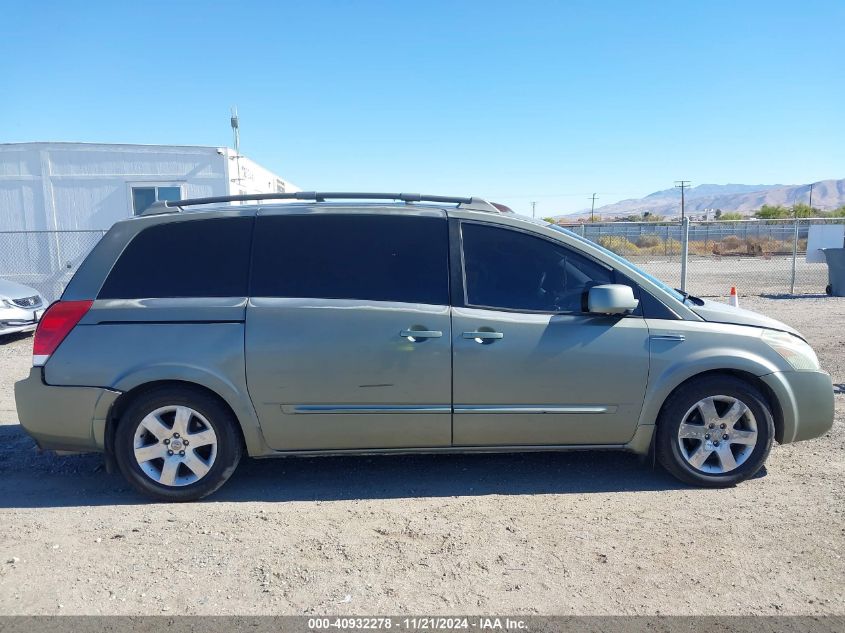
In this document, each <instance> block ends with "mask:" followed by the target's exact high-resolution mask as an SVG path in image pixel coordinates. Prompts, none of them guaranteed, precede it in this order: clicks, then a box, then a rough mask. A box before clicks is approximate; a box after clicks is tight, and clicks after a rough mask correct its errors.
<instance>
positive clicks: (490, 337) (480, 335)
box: [463, 331, 505, 343]
mask: <svg viewBox="0 0 845 633" xmlns="http://www.w3.org/2000/svg"><path fill="white" fill-rule="evenodd" d="M463 337H464V338H469V339H473V340H475V341H476V342H477V343H483V342H484V341H496V340H498V339H500V338H505V335H504V334H502V333H501V332H485V331H477V332H464V334H463Z"/></svg>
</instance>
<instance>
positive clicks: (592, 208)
mask: <svg viewBox="0 0 845 633" xmlns="http://www.w3.org/2000/svg"><path fill="white" fill-rule="evenodd" d="M597 196H598V194H595V193H594V194H593V195H592V196H591V197H590V200H591V202H590V222H595V221H596V217H595V210H596V197H597Z"/></svg>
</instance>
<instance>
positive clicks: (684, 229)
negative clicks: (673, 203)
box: [681, 217, 689, 292]
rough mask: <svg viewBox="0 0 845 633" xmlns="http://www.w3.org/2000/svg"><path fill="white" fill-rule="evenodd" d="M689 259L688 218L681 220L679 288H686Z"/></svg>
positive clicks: (684, 289)
mask: <svg viewBox="0 0 845 633" xmlns="http://www.w3.org/2000/svg"><path fill="white" fill-rule="evenodd" d="M688 259H689V218H686V217H685V218H684V219H683V221H682V222H681V290H683V291H684V292H686V289H687V260H688Z"/></svg>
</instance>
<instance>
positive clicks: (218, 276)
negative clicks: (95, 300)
mask: <svg viewBox="0 0 845 633" xmlns="http://www.w3.org/2000/svg"><path fill="white" fill-rule="evenodd" d="M252 222H253V219H252V218H214V219H210V220H190V221H185V222H170V223H167V224H159V225H156V226H151V227H149V228H147V229H144V230H143V231H141V232H140V233H139V234H138V235H136V236H135V238H134V239H133V240H132V241H131V242H130V243H129V245H128V246H127V247H126V249H125V250H124V251H123V254H122V255H121V256H120V258H119V259H118V260H117V263H115V265H114V267H113V268H112V270H111V272H110V273H109V276H108V278H107V279H106V282H105V284H103V287H102V289H101V290H100V295H99V298H100V299H142V298H148V297H245V296H246V294H247V277H248V272H249V247H250V238H251V234H252Z"/></svg>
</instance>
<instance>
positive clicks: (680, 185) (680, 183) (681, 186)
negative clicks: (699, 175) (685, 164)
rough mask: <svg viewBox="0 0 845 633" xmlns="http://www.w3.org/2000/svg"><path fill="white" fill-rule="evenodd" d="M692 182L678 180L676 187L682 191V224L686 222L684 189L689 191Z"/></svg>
mask: <svg viewBox="0 0 845 633" xmlns="http://www.w3.org/2000/svg"><path fill="white" fill-rule="evenodd" d="M689 186H690V181H689V180H676V181H675V187H677V188H678V189H680V190H681V222H683V221H684V216H685V213H686V211H685V209H684V189H689Z"/></svg>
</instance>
